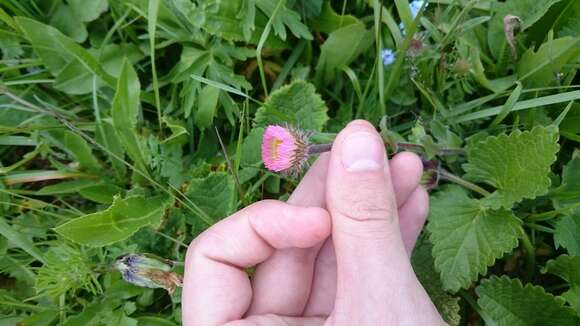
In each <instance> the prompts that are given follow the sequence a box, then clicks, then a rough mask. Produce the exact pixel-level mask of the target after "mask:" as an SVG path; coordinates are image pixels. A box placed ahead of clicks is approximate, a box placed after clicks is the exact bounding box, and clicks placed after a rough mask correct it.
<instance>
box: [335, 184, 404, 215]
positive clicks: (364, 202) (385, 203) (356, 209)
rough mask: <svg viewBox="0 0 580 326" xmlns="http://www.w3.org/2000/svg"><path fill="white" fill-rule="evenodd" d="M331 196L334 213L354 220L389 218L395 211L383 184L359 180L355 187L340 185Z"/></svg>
mask: <svg viewBox="0 0 580 326" xmlns="http://www.w3.org/2000/svg"><path fill="white" fill-rule="evenodd" d="M335 194H336V196H332V198H331V207H332V208H333V209H334V210H335V212H336V213H339V214H341V215H343V216H345V217H346V218H348V219H352V220H356V221H369V220H381V221H384V220H389V219H391V218H392V216H393V215H394V214H395V213H396V212H395V210H394V209H393V203H392V198H388V195H387V192H386V191H385V189H384V186H383V187H382V188H381V187H377V185H376V184H374V183H371V182H368V181H365V180H361V181H358V182H357V184H356V186H355V187H351V188H348V187H342V188H341V189H339V190H338V191H337V192H336V193H335Z"/></svg>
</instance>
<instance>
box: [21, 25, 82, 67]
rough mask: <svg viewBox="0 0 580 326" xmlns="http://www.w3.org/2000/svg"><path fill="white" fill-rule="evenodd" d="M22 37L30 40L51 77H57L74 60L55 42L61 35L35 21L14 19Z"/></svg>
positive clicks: (55, 30)
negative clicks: (24, 36) (22, 34)
mask: <svg viewBox="0 0 580 326" xmlns="http://www.w3.org/2000/svg"><path fill="white" fill-rule="evenodd" d="M14 20H15V21H16V23H17V24H18V26H20V29H21V30H22V31H23V32H24V35H26V37H27V38H28V39H29V40H30V43H31V44H32V47H33V48H34V51H35V52H36V54H38V56H39V57H40V59H41V60H42V62H43V63H44V64H45V65H46V67H47V68H48V70H50V72H51V73H52V74H53V75H58V73H60V72H61V71H62V70H63V69H64V68H65V67H66V66H67V64H68V63H69V62H71V61H72V60H74V58H73V56H71V55H70V54H69V53H68V52H67V51H65V50H64V49H63V48H62V45H61V44H60V42H58V40H57V36H59V35H62V33H61V32H59V31H58V30H57V29H56V28H54V27H51V26H48V25H45V24H42V23H39V22H37V21H35V20H32V19H29V18H24V17H16V18H14Z"/></svg>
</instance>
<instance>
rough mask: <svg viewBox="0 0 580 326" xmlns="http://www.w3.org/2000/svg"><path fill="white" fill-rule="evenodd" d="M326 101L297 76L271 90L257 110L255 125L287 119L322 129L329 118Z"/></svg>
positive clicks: (318, 129) (315, 128)
mask: <svg viewBox="0 0 580 326" xmlns="http://www.w3.org/2000/svg"><path fill="white" fill-rule="evenodd" d="M327 110H328V109H327V108H326V105H325V104H324V102H323V101H322V99H321V98H320V95H318V94H317V93H316V90H315V88H314V86H313V85H312V84H310V83H307V82H304V81H301V80H296V81H294V82H293V83H292V84H290V85H286V86H284V87H281V88H279V89H277V90H276V91H275V92H273V93H272V94H270V96H269V97H268V99H267V100H266V103H264V105H263V106H262V107H260V108H259V109H258V111H257V112H256V117H255V123H256V126H258V127H265V126H267V125H270V124H284V123H289V124H291V125H293V126H296V127H298V128H301V129H304V130H314V131H321V130H322V127H323V126H324V124H325V123H326V121H327V120H328V115H327V114H326V111H327Z"/></svg>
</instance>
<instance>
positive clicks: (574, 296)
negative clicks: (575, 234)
mask: <svg viewBox="0 0 580 326" xmlns="http://www.w3.org/2000/svg"><path fill="white" fill-rule="evenodd" d="M542 272H543V273H551V274H554V275H558V276H559V277H561V278H562V279H563V280H565V281H566V282H568V283H569V284H570V289H569V290H568V291H566V292H564V293H562V297H563V298H564V299H566V301H568V303H569V304H570V306H572V308H574V309H575V310H576V312H577V313H578V316H580V256H566V255H562V256H559V257H558V258H556V259H555V260H550V261H549V262H548V263H547V264H546V267H544V268H543V269H542Z"/></svg>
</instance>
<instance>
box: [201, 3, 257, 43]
mask: <svg viewBox="0 0 580 326" xmlns="http://www.w3.org/2000/svg"><path fill="white" fill-rule="evenodd" d="M255 16H256V7H255V3H254V1H253V0H229V1H217V0H210V1H204V2H203V4H202V5H201V6H200V7H199V8H197V9H196V10H195V11H194V12H193V16H192V17H191V19H190V21H191V22H192V23H193V24H194V25H195V26H197V27H200V28H202V29H204V30H205V31H206V32H208V33H210V34H212V35H217V36H219V37H221V38H224V39H226V40H230V41H244V40H245V41H248V40H249V39H250V36H251V35H252V31H253V30H254V18H255Z"/></svg>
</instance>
